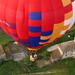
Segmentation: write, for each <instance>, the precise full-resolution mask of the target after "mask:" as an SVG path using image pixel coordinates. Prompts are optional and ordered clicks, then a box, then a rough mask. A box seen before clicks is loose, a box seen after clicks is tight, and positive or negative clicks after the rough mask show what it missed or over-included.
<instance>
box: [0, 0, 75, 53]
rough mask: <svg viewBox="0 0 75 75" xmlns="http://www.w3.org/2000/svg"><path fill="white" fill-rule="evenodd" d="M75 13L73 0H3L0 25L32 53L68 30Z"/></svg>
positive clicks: (0, 1)
mask: <svg viewBox="0 0 75 75" xmlns="http://www.w3.org/2000/svg"><path fill="white" fill-rule="evenodd" d="M74 13H75V1H72V0H0V27H1V28H2V29H3V31H4V32H5V33H6V34H7V35H9V36H10V37H12V38H13V39H14V41H17V42H18V43H20V44H22V45H24V46H25V47H27V48H28V50H29V52H30V54H33V53H35V52H36V51H37V50H38V49H39V48H41V47H42V46H44V45H47V44H51V43H52V42H53V41H55V40H57V39H58V38H60V37H61V36H62V35H63V34H65V33H66V31H67V30H69V29H70V28H71V27H72V25H73V23H74V21H75V20H74V19H75V17H74Z"/></svg>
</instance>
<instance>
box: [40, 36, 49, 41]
mask: <svg viewBox="0 0 75 75" xmlns="http://www.w3.org/2000/svg"><path fill="white" fill-rule="evenodd" d="M49 38H50V35H49V36H41V37H40V39H41V40H47V39H49Z"/></svg>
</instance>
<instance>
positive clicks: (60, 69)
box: [0, 58, 75, 75]
mask: <svg viewBox="0 0 75 75" xmlns="http://www.w3.org/2000/svg"><path fill="white" fill-rule="evenodd" d="M31 64H32V63H31ZM34 66H35V64H34V63H33V65H30V64H23V63H21V62H15V61H7V62H3V63H2V64H0V75H22V74H25V75H75V59H74V58H68V59H64V60H60V61H58V62H55V63H53V64H51V65H47V66H45V67H42V68H38V67H37V66H36V67H35V68H34ZM27 68H29V72H27V71H28V70H27ZM30 68H32V70H31V69H30ZM41 73H42V74H41Z"/></svg>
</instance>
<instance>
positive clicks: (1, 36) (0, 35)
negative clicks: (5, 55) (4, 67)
mask: <svg viewBox="0 0 75 75" xmlns="http://www.w3.org/2000/svg"><path fill="white" fill-rule="evenodd" d="M11 41H12V39H11V38H10V37H8V36H7V35H6V34H5V33H4V32H3V31H1V30H0V44H2V45H3V46H4V45H6V44H7V43H9V42H11Z"/></svg>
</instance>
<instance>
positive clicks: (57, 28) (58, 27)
mask: <svg viewBox="0 0 75 75" xmlns="http://www.w3.org/2000/svg"><path fill="white" fill-rule="evenodd" d="M68 27H69V25H68V26H64V22H62V23H59V24H55V25H54V31H53V34H52V35H51V38H50V40H49V42H52V41H54V40H55V39H56V38H59V37H61V36H62V35H60V32H61V31H62V30H66V29H68Z"/></svg>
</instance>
